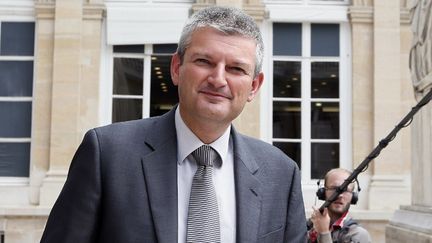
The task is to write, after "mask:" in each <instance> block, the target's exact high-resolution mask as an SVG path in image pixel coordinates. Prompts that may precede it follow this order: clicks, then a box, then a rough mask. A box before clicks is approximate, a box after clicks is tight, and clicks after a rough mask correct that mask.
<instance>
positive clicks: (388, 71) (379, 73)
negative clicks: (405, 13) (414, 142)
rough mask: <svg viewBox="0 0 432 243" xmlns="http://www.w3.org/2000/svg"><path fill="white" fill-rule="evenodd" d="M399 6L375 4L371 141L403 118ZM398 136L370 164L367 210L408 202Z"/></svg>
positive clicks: (388, 0)
mask: <svg viewBox="0 0 432 243" xmlns="http://www.w3.org/2000/svg"><path fill="white" fill-rule="evenodd" d="M400 36H401V31H400V2H399V1H395V0H381V1H374V42H373V43H374V85H373V99H374V105H373V119H374V121H373V124H374V126H373V140H374V142H375V143H377V142H378V141H379V140H381V139H382V138H384V137H385V136H386V135H387V134H388V133H389V132H390V131H391V130H392V129H393V128H394V126H395V125H396V124H397V123H398V122H399V121H400V119H401V118H402V115H403V114H402V112H401V100H402V98H403V97H402V80H401V65H400V55H401V38H400ZM403 158H404V156H403V143H402V140H401V136H397V137H396V138H395V139H394V140H393V141H392V142H391V144H390V145H389V146H388V147H387V148H385V149H384V150H382V152H381V154H380V155H379V157H377V158H376V159H375V161H374V163H372V164H371V167H372V168H373V176H372V178H371V184H370V189H369V208H370V209H372V210H393V209H396V208H398V207H399V205H401V204H407V203H409V202H410V187H409V182H410V180H409V173H408V171H409V163H408V162H409V161H405V160H404V159H403Z"/></svg>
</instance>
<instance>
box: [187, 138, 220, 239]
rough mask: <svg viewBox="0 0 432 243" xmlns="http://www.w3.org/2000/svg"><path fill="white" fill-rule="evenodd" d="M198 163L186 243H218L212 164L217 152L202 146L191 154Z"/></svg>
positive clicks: (217, 218)
mask: <svg viewBox="0 0 432 243" xmlns="http://www.w3.org/2000/svg"><path fill="white" fill-rule="evenodd" d="M192 155H193V157H194V158H195V160H196V161H197V163H198V169H197V171H196V173H195V175H194V177H193V181H192V189H191V194H190V199H189V212H188V221H187V240H186V241H187V243H219V242H220V241H221V240H220V239H221V238H220V224H219V210H218V204H217V199H216V192H215V188H214V184H213V162H214V161H215V160H216V159H217V156H218V154H217V152H216V151H215V150H214V149H213V148H212V147H210V146H208V145H203V146H201V147H199V148H198V149H196V150H195V151H194V152H192Z"/></svg>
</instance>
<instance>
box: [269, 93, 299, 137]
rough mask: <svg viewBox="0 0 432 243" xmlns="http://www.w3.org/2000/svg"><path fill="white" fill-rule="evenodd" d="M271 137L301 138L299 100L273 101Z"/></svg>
mask: <svg viewBox="0 0 432 243" xmlns="http://www.w3.org/2000/svg"><path fill="white" fill-rule="evenodd" d="M273 138H301V104H300V102H277V101H275V102H273Z"/></svg>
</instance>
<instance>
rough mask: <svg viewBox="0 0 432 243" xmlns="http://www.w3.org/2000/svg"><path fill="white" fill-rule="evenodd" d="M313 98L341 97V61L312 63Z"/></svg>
mask: <svg viewBox="0 0 432 243" xmlns="http://www.w3.org/2000/svg"><path fill="white" fill-rule="evenodd" d="M311 68H312V75H311V76H312V91H311V92H312V94H311V96H312V98H339V63H338V62H313V63H312V67H311Z"/></svg>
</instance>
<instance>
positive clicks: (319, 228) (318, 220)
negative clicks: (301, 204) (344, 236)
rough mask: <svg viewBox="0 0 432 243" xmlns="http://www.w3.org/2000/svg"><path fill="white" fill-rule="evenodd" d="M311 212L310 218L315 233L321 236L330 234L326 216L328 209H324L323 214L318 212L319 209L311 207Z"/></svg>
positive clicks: (327, 216)
mask: <svg viewBox="0 0 432 243" xmlns="http://www.w3.org/2000/svg"><path fill="white" fill-rule="evenodd" d="M312 209H313V212H312V216H311V220H312V223H313V226H314V229H315V231H316V232H318V233H320V234H323V233H328V232H330V230H329V226H330V216H329V214H328V209H327V208H324V211H323V213H322V214H321V212H320V211H319V209H317V208H315V207H312Z"/></svg>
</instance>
